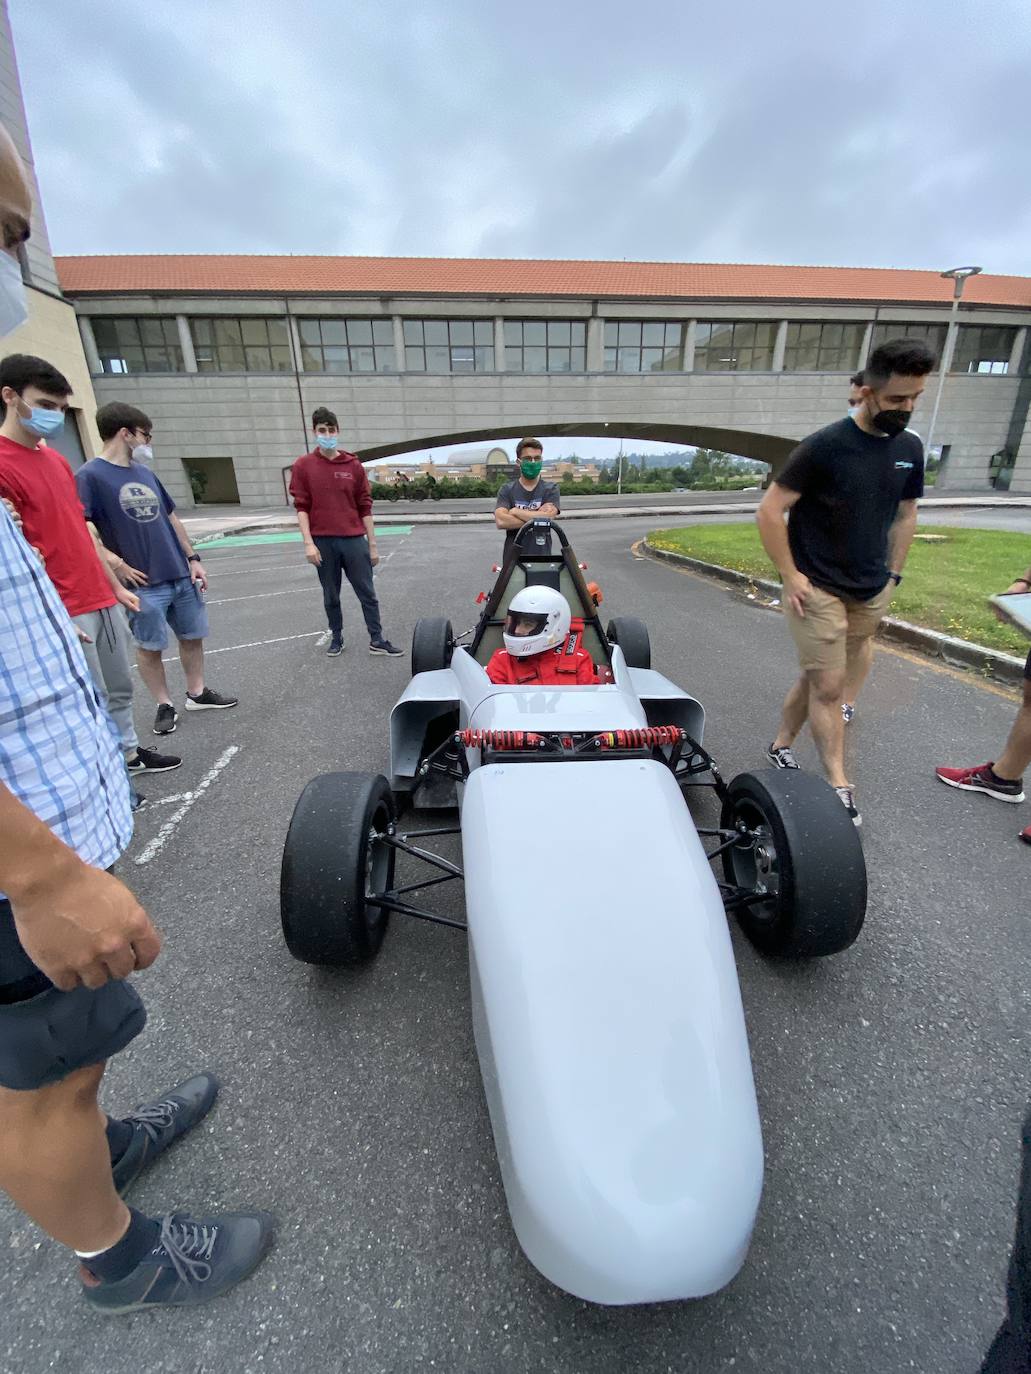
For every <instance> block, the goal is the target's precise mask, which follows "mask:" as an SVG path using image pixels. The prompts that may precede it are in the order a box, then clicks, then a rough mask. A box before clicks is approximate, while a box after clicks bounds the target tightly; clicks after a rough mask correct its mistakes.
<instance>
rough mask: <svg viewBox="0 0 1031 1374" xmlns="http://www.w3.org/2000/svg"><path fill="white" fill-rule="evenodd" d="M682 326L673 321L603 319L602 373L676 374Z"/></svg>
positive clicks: (680, 357)
mask: <svg viewBox="0 0 1031 1374" xmlns="http://www.w3.org/2000/svg"><path fill="white" fill-rule="evenodd" d="M683 365H684V326H683V325H682V324H681V323H679V321H676V320H669V321H663V320H619V321H618V322H617V321H616V320H606V321H605V371H606V372H679V371H680V369H681V368H682V367H683Z"/></svg>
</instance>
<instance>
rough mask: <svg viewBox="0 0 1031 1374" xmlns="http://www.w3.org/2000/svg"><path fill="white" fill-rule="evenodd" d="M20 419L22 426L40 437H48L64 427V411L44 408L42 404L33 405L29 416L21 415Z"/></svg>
mask: <svg viewBox="0 0 1031 1374" xmlns="http://www.w3.org/2000/svg"><path fill="white" fill-rule="evenodd" d="M18 419H19V421H20V422H21V426H22V428H23V429H27V430H28V431H29V433H30V434H35V435H37V436H38V437H39V438H40V439H47V438H49V436H50V435H51V434H56V433H57V431H58V430H59V429H61V428H62V427H63V425H64V411H63V410H44V409H42V407H40V406H33V407H32V410H31V412H30V413H29V415H28V418H26V417H25V416H24V415H19V416H18Z"/></svg>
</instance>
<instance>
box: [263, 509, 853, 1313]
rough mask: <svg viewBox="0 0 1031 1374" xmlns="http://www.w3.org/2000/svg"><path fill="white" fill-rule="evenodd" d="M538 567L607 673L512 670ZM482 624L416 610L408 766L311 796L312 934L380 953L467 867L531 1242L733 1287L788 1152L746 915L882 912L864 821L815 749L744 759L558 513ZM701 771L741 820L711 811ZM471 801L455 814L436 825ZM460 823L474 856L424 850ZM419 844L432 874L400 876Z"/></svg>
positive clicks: (400, 708)
mask: <svg viewBox="0 0 1031 1374" xmlns="http://www.w3.org/2000/svg"><path fill="white" fill-rule="evenodd" d="M553 536H554V537H557V539H558V541H559V545H560V548H559V551H558V553H553V552H552V547H553V546H552V537H553ZM536 584H543V585H546V586H551V587H554V588H556V589H558V590H560V591H561V592H562V593H563V594H564V595H565V597H566V599H567V600H568V601H569V603H570V605H571V607H572V609H573V614H574V616H575V617H577V619H576V620H574V626H577V622H578V621H579V622H582V624H581V625H579V626H578V629H577V632H578V634H579V635H581V636H582V639H581V642H582V646H583V647H584V648H586V649H587V650H588V651H589V652H590V654H591V656H592V658H593V660H594V662H595V664H596V669H597V673H598V676H599V678H600V679H602V680H600V681H599V682H598V683H596V684H591V685H582V686H563V687H550V686H547V687H545V686H537V685H532V686H498V685H496V684H494V683H492V682H491V681H490V680H489V679H488V677H487V674H486V672H485V671H484V665H485V664H486V663H487V661H488V660H489V658H490V656H491V654H492V652H493V651H494V650H495V649H496V648H498V647H499V646H500V645H501V642H502V627H503V625H504V622H505V614H506V609H507V606H508V604H509V602H510V601H511V599H512V597H513V595H514V594H515V593H516V592H517V591H518V590H519V589H521V588H522V587H524V586H526V585H536ZM463 638H467V639H469V642H468V643H456V642H455V640H454V638H453V636H452V633H451V626H450V624H449V623H448V621H446V620H443V619H432V620H421V621H419V623H418V625H417V626H416V629H415V634H414V638H413V647H412V669H413V676H412V679H411V681H410V682H409V684H408V687H407V688H406V690H405V692H404V694H403V696H402V697H401V699H400V701H399V702H398V703H397V705H396V706H395V707H394V710H393V712H392V714H391V720H390V776H389V778H388V777H385V776H379V775H372V774H362V773H328V774H324V775H323V776H321V777H318V778H315V779H314V780H313V781H312V782H311V783H309V784H308V786H307V787H306V788H305V790H304V792H303V793H302V795H301V797H300V800H299V801H298V803H297V807H296V809H295V811H294V814H293V819H292V820H291V823H290V830H289V833H288V835H287V840H286V847H285V852H284V855H283V866H282V876H281V888H280V898H281V914H282V922H283V931H284V934H285V937H286V942H287V944H288V946H289V948H290V951H291V953H292V954H294V955H295V957H296V958H298V959H301V960H304V961H306V962H308V963H313V964H357V963H362V962H365V961H367V960H369V959H372V958H374V957H375V955H376V953H377V951H378V950H379V948H380V945H381V943H382V940H383V936H384V933H385V931H386V929H387V923H388V919H389V917H390V914H391V913H398V914H401V915H404V916H410V917H417V918H422V919H426V920H431V921H438V922H440V923H441V924H444V925H462V923H461V922H457V921H455V920H453V919H452V918H450V917H448V916H444V915H442V914H440V913H436V912H434V911H432V910H431V909H429V908H427V907H425V906H421V905H418V904H417V903H416V901H415V897H416V894H417V893H419V892H420V891H425V890H426V889H430V890H431V891H432V889H433V888H434V887H435V886H436V885H437V884H440V883H443V882H447V881H449V880H451V879H463V878H464V882H465V906H466V915H467V921H466V923H465V925H464V926H463V928H464V929H467V930H468V938H469V967H470V977H471V983H472V1005H473V1016H474V1029H475V1037H476V1048H477V1054H478V1057H479V1061H480V1071H481V1074H482V1077H483V1083H484V1088H485V1090H486V1096H487V1102H488V1105H489V1108H490V1117H491V1123H492V1126H493V1130H494V1139H495V1144H496V1148H497V1152H498V1158H499V1160H500V1164H501V1172H502V1177H503V1180H504V1186H505V1192H506V1195H507V1198H508V1206H509V1211H510V1213H511V1216H512V1221H513V1224H514V1226H515V1230H516V1234H517V1235H518V1237H519V1240H520V1243H521V1244H522V1247H523V1249H524V1250H525V1252H526V1254H527V1255H528V1256H529V1258H530V1259H531V1260H532V1262H533V1263H534V1264H535V1265H536V1266H537V1268H538V1269H539V1270H540V1271H541V1272H542V1273H543V1274H544V1275H545V1276H546V1277H547V1278H549V1279H551V1280H552V1282H554V1283H556V1284H557V1285H559V1286H560V1287H561V1288H564V1289H566V1290H567V1291H568V1292H570V1293H573V1294H575V1295H576V1296H578V1297H580V1298H585V1299H587V1300H589V1301H592V1302H598V1303H643V1302H656V1301H661V1300H663V1299H677V1298H689V1297H699V1296H702V1295H704V1294H707V1293H712V1292H714V1291H715V1290H716V1289H718V1288H720V1287H722V1286H723V1285H724V1284H726V1283H728V1282H729V1280H730V1279H731V1278H733V1276H734V1275H735V1274H736V1273H737V1271H738V1269H739V1268H740V1267H741V1265H742V1263H743V1261H744V1258H745V1254H746V1251H747V1248H748V1243H749V1238H750V1235H751V1231H752V1227H753V1224H754V1220H755V1215H756V1210H757V1207H758V1204H759V1195H760V1191H761V1186H762V1173H763V1152H762V1138H761V1134H760V1127H759V1115H758V1110H757V1107H756V1100H755V1089H754V1086H753V1082H752V1067H751V1061H750V1058H749V1052H748V1041H747V1037H746V1032H745V1022H744V1016H743V1013H742V1007H741V996H740V991H739V988H738V981H737V974H736V969H735V965H734V955H733V950H732V947H731V941H730V933H729V930H728V925H727V916H726V913H727V912H733V914H734V915H735V917H736V919H737V920H738V922H739V924H740V925H741V928H742V929H743V931H744V932H745V934H746V935H747V936H748V938H749V939H750V940H751V941H752V942H753V943H754V944H755V945H756V946H758V948H759V949H761V950H763V951H764V952H766V953H769V954H773V955H789V956H799V957H808V956H813V955H825V954H833V953H835V952H837V951H839V950H842V949H845V948H846V947H847V946H848V945H850V944H851V943H852V942H853V940H855V938H856V936H857V935H858V934H859V930H860V928H861V926H862V923H863V918H864V914H865V910H866V869H865V865H864V862H863V853H862V848H861V846H860V843H859V838H858V836H857V834H856V831H855V828H854V826H853V825H852V823H851V821H850V820H849V817H848V814H847V812H846V811H845V808H844V807H843V806H842V805H841V803H840V802H839V801H838V799H837V797H836V796H835V795H834V793H833V791H832V790H831V789H830V788H829V787H828V786H827V785H826V784H825V783H824V782H822V781H821V780H820V779H818V778H816V777H813V776H812V775H810V774H808V773H805V772H801V771H792V772H787V771H780V770H776V769H763V770H760V771H758V772H754V773H742V774H740V775H739V776H738V777H736V778H734V779H733V781H732V782H730V783H726V782H724V780H723V778H722V777H721V776H720V774H719V772H718V771H717V769H716V766H715V764H714V763H713V760H712V759H711V758H710V757H709V755H708V754H707V753H706V751H705V749H704V748H703V747H702V738H703V733H704V719H705V716H704V711H703V709H702V707H701V705H700V704H699V702H697V701H696V700H695V699H694V698H693V697H691V696H689V695H688V694H687V693H686V692H684V691H682V690H681V689H680V688H679V687H677V686H676V685H675V684H674V683H672V682H670V681H669V680H668V679H667V678H665V677H663V676H662V675H661V674H660V673H658V672H655V671H654V670H652V668H651V666H650V650H649V644H648V634H647V630H646V629H645V627H644V625H643V624H641V622H640V621H636V620H632V619H628V618H624V619H618V618H617V619H614V620H612V621H611V622H610V624H609V625H608V627H607V629H604V630H603V628H602V625H601V622H600V620H599V617H598V610H597V607H596V605H595V603H594V600H593V598H592V596H591V594H590V593H589V592H588V589H587V587H586V585H585V583H584V580H583V576H582V572H581V568H580V565H579V564H578V563H577V561H576V559H575V558H574V556H573V553H572V550H571V549H570V547H569V544H568V540H567V539H566V537H565V535H564V533H563V532H562V531H561V529H560V528H559V527H558V526H557V525H554V524H553V523H551V522H549V521H546V520H535V521H532V522H529V523H527V524H526V525H524V527H523V529H522V531H521V532H520V534H519V536H518V538H517V540H516V541H515V544H514V547H513V549H512V551H511V553H510V554H509V556H508V558H507V559H506V561H505V564H504V566H503V567H502V569H501V570H500V574H499V576H498V578H497V581H496V582H495V584H494V587H493V589H492V591H491V592H490V594H489V596H488V597H487V600H486V603H485V605H484V609H483V614H482V616H481V618H480V621H479V623H478V625H477V626H476V628H475V630H473V631H470V632H469V634H468V635H467V636H464V637H463ZM698 787H708V788H710V789H712V790H714V791H715V793H716V796H717V797H718V798H719V801H720V803H721V814H720V819H719V825H718V826H712V827H699V826H697V825H696V824H695V821H694V819H693V818H692V815H691V812H690V811H689V809H688V807H687V805H686V803H685V797H684V792H685V790H687V789H691V788H698ZM455 805H457V806H458V808H459V823H458V824H457V825H456V824H454V822H452V823H450V824H446V823H445V824H438V825H432V824H429V823H428V822H425V821H424V822H423V827H422V828H420V817H419V813H420V812H424V813H425V811H427V810H429V809H432V808H441V807H445V808H446V807H454V806H455ZM401 817H403V818H404V819H400V818H401ZM446 820H447V818H446V817H445V821H446ZM459 833H460V834H461V844H462V856H463V864H462V867H461V868H459V866H458V865H457V864H455V863H453V862H451V861H450V860H448V859H447V858H444V857H441V856H440V855H439V854H436V853H434V852H433V851H432V850H431V849H429V848H427V847H426V842H427V841H428V840H430V839H431V838H432V837H435V836H441V835H454V834H459ZM703 838H704V839H707V840H709V841H710V842H713V843H712V847H711V848H710V850H709V852H708V853H707V852H706V850H705V848H704V847H703V844H702V840H703ZM534 852H537V853H539V854H541V855H543V854H545V853H546V854H547V855H548V856H549V861H548V863H547V864H546V865H542V868H541V870H540V871H542V872H544V873H546V874H547V881H546V883H542V882H540V881H539V880H538V877H537V870H532V871H531V872H528V871H527V867H526V865H527V862H530V863H531V864H532V857H531V855H532V854H533V853H534ZM399 853H401V854H403V855H406V856H408V857H409V860H416V861H418V862H419V863H420V864H425V865H427V866H428V869H429V871H428V872H427V874H426V875H425V876H420V877H418V878H416V879H415V880H413V881H408V882H405V883H403V884H401V885H398V884H396V883H395V860H396V858H397V855H398V854H399ZM717 856H719V858H720V859H721V862H722V868H723V874H722V880H721V879H718V878H717V876H716V874H715V872H714V871H713V868H712V866H711V862H710V861H711V860H712V859H714V858H716V857H717Z"/></svg>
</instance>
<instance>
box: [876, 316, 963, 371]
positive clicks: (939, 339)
mask: <svg viewBox="0 0 1031 1374" xmlns="http://www.w3.org/2000/svg"><path fill="white" fill-rule="evenodd" d="M947 331H948V325H945V324H875V325H874V327H873V336H872V337H871V339H870V352H871V353H872V352H873V351H874V349H875V348H880V346H881V344H882V343H887V342H888V340H889V339H919V340H920V342H921V343H925V344H926V345H927V347H928V348H929V349H930V350H931V352H932V353H933V354H934V358H935V362H934V369H935V371H937V370H938V359H939V358H940V357H941V355H942V351H943V349H944V348H945V335H946V333H947Z"/></svg>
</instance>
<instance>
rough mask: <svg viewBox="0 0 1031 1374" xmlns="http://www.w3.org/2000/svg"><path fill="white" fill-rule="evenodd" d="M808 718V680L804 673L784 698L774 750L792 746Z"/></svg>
mask: <svg viewBox="0 0 1031 1374" xmlns="http://www.w3.org/2000/svg"><path fill="white" fill-rule="evenodd" d="M808 716H809V678H808V675H807V674H806V673H803V674H802V676H801V677H800V678H799V679H798V681H797V682H796V683H795V685H794V687H792V689H791V691H790V692H789V693H788V694H787V696H786V697H785V698H784V706H783V709H782V711H781V717H780V728H779V729H778V731H777V738H776V739H775V740H774V741H773V747H774V748H775V749H787V748H790V747H791V745H792V744H794V742H795V740H796V739H797V738H798V736H799V734H800V733H801V730H802V726H803V725H804V724H805V723H806V720H807V718H808Z"/></svg>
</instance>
